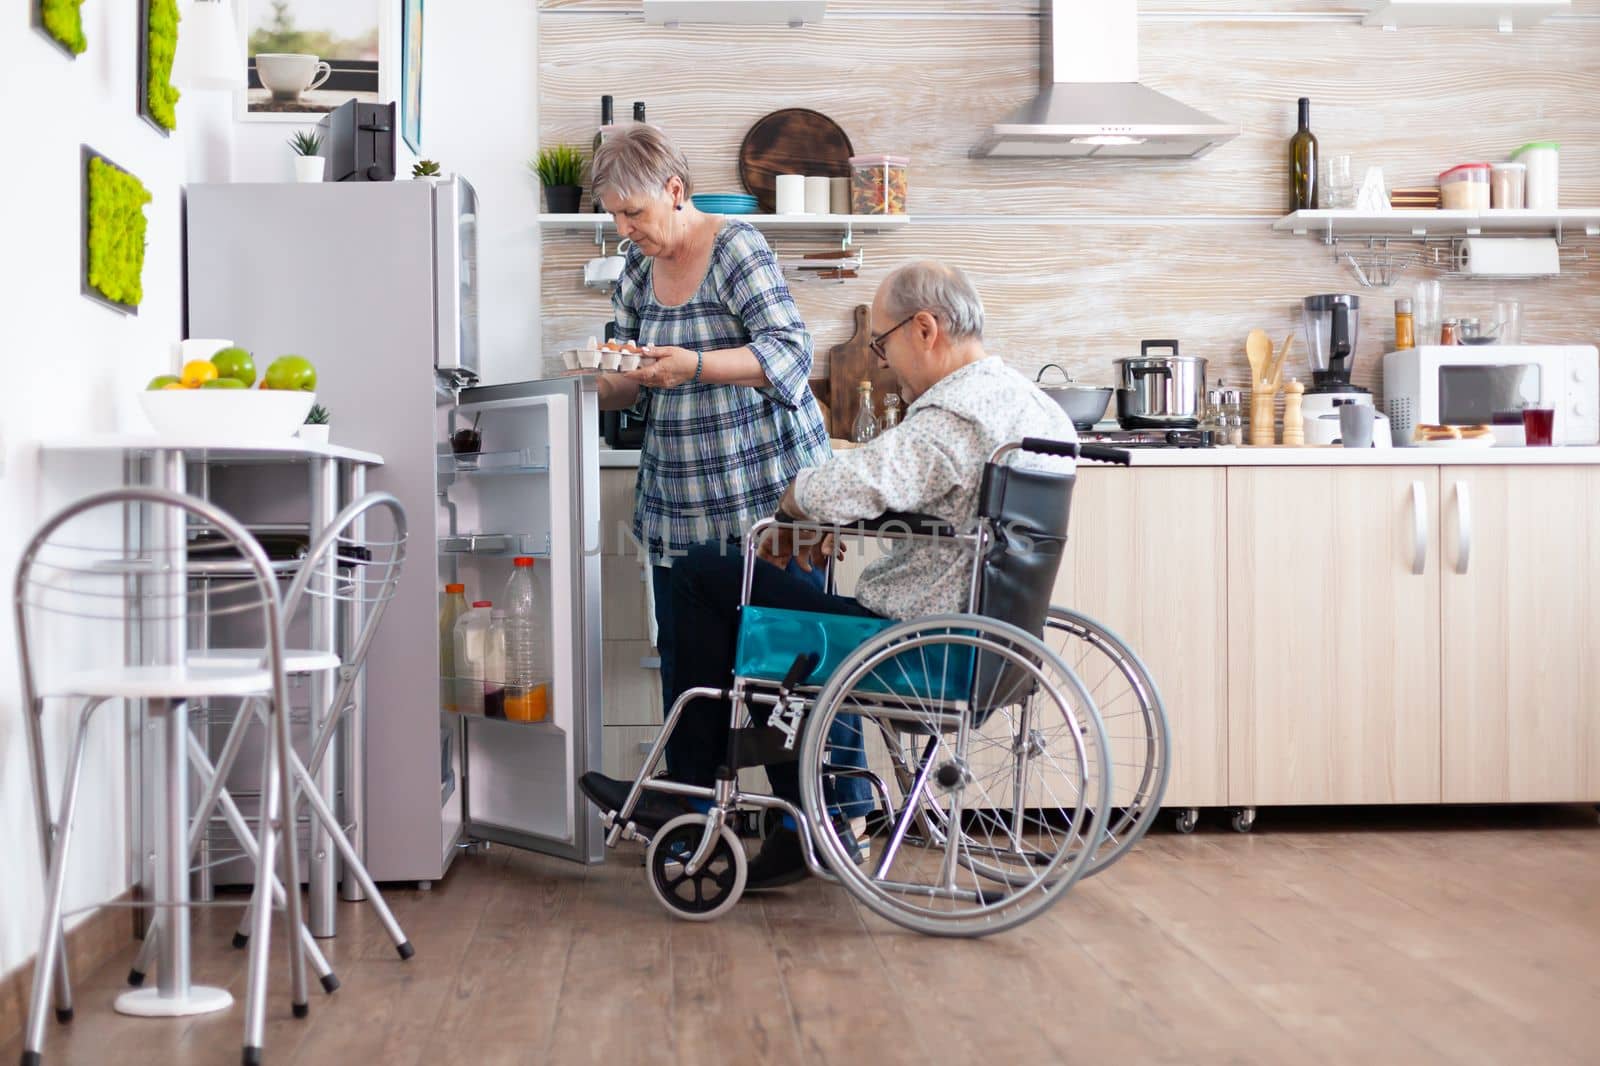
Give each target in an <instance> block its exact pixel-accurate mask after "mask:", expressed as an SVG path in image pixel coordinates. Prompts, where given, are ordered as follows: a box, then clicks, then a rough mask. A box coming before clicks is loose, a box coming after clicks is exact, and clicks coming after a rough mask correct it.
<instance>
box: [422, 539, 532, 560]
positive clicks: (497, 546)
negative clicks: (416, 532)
mask: <svg viewBox="0 0 1600 1066" xmlns="http://www.w3.org/2000/svg"><path fill="white" fill-rule="evenodd" d="M439 552H440V554H442V555H531V556H533V557H534V558H535V559H548V558H550V535H549V534H548V533H546V534H534V533H457V534H454V535H452V536H448V537H440V538H439Z"/></svg>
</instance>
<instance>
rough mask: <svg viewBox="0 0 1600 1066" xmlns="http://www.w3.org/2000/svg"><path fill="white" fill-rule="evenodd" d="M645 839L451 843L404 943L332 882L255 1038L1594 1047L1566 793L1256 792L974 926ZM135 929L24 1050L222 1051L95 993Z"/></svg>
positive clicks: (431, 1050)
mask: <svg viewBox="0 0 1600 1066" xmlns="http://www.w3.org/2000/svg"><path fill="white" fill-rule="evenodd" d="M637 862H638V852H637V850H632V849H630V850H626V851H624V852H622V853H620V854H618V855H616V856H614V857H613V859H612V861H610V862H608V863H607V864H605V865H603V866H599V867H595V868H591V869H583V868H579V867H576V866H572V865H569V864H566V863H563V862H559V861H555V860H550V859H544V858H540V857H536V856H531V855H527V854H523V853H518V852H513V851H509V850H506V849H501V848H498V847H497V848H495V849H494V850H493V851H491V852H489V853H488V854H485V855H467V856H464V857H463V858H462V859H461V860H460V861H459V862H458V863H457V865H456V867H455V869H454V871H453V872H452V873H451V874H450V876H449V877H448V878H447V879H446V880H445V881H444V882H443V883H442V884H440V885H439V886H437V887H436V888H435V889H434V891H432V892H417V891H414V890H406V891H401V890H398V889H396V890H394V891H392V892H391V893H390V895H389V899H390V901H391V902H392V904H393V905H394V908H395V910H396V912H397V913H398V914H399V916H400V919H401V921H402V922H403V923H404V924H405V926H406V929H407V932H408V933H409V934H410V936H411V939H412V940H413V941H414V942H415V944H416V948H417V955H416V957H415V958H414V959H412V960H411V961H410V962H408V963H402V962H400V961H399V960H398V959H397V958H396V957H395V955H394V953H393V951H392V950H391V949H390V947H389V946H388V944H387V941H386V940H385V939H384V937H383V935H382V932H381V930H380V929H379V927H378V926H377V924H376V922H374V921H372V919H371V916H370V914H369V913H368V912H367V911H366V910H365V909H362V908H360V907H357V906H353V905H342V906H343V910H342V911H341V914H340V930H341V935H340V936H339V938H338V939H337V940H334V941H332V942H328V943H329V947H328V950H329V953H330V955H331V957H332V958H333V959H334V964H335V966H336V968H337V970H338V973H339V976H340V978H341V979H342V980H343V982H344V987H343V988H342V989H341V990H340V991H339V992H338V993H337V994H335V995H334V996H332V997H326V996H324V995H323V994H322V993H321V992H320V991H313V993H312V995H313V998H312V1003H311V1016H310V1018H309V1019H307V1020H304V1021H296V1020H294V1019H293V1018H291V1017H290V1014H289V1002H288V993H287V989H286V988H285V987H284V982H283V980H282V967H281V964H280V965H279V966H278V971H277V981H278V985H279V990H278V991H277V992H275V994H274V996H273V998H272V1002H271V1009H270V1021H269V1028H268V1033H267V1061H268V1062H269V1063H330V1064H332V1063H339V1064H356V1063H383V1064H384V1066H403V1064H410V1063H419V1064H428V1066H435V1064H440V1063H471V1064H484V1066H498V1064H501V1063H505V1064H513V1063H517V1064H532V1063H548V1062H555V1063H589V1062H595V1063H606V1064H614V1063H633V1062H651V1063H654V1062H659V1063H694V1064H697V1066H699V1064H705V1063H738V1064H747V1063H748V1064H756V1063H812V1062H831V1063H849V1064H856V1063H873V1064H891V1063H916V1064H919V1066H925V1064H927V1063H946V1062H952V1063H990V1064H1007V1066H1009V1064H1013V1063H1066V1062H1073V1063H1077V1062H1082V1063H1095V1064H1097V1066H1099V1064H1104V1066H1121V1064H1126V1063H1184V1064H1194V1063H1269V1064H1274V1066H1282V1064H1285V1063H1318V1062H1327V1063H1361V1064H1363V1066H1368V1064H1373V1066H1375V1064H1379V1063H1405V1064H1407V1066H1411V1064H1418V1063H1449V1064H1451V1066H1460V1064H1467V1063H1494V1064H1504V1063H1514V1064H1517V1066H1529V1064H1545V1063H1594V1062H1596V1061H1597V1059H1600V828H1597V827H1596V824H1595V818H1594V814H1593V812H1592V811H1590V810H1588V809H1585V808H1562V809H1544V810H1507V811H1467V812H1461V811H1455V812H1438V811H1427V810H1423V811H1409V812H1403V813H1400V814H1395V813H1378V812H1364V811H1344V812H1334V813H1332V814H1330V813H1329V812H1316V813H1312V812H1275V811H1264V812H1263V813H1262V815H1261V818H1260V821H1259V822H1258V824H1257V830H1256V832H1255V834H1253V835H1251V836H1238V835H1235V834H1233V833H1231V832H1227V831H1225V830H1223V829H1222V828H1221V826H1220V822H1217V823H1214V824H1213V825H1211V826H1209V827H1208V826H1206V825H1204V824H1203V825H1202V829H1201V831H1200V832H1199V833H1197V834H1195V835H1193V836H1188V837H1184V836H1178V835H1176V834H1173V833H1170V832H1158V833H1155V834H1152V836H1151V837H1150V838H1148V839H1147V841H1146V842H1145V843H1144V844H1143V845H1142V846H1141V847H1140V848H1139V849H1138V850H1137V851H1136V852H1135V853H1134V854H1132V855H1131V856H1129V857H1128V858H1126V859H1125V860H1123V861H1122V862H1121V863H1120V864H1118V865H1117V866H1116V867H1114V868H1112V869H1111V870H1110V871H1108V872H1107V873H1105V874H1104V875H1102V876H1100V877H1096V878H1094V879H1092V880H1091V881H1088V882H1084V883H1082V884H1080V885H1079V886H1077V887H1076V888H1075V889H1074V890H1073V892H1072V893H1071V894H1070V895H1069V896H1067V897H1066V898H1064V899H1063V900H1062V901H1061V902H1060V903H1059V904H1058V905H1057V906H1056V907H1055V908H1054V909H1053V910H1052V911H1050V912H1049V913H1048V914H1046V915H1045V916H1043V917H1041V918H1039V919H1037V920H1035V921H1034V922H1032V923H1031V924H1029V925H1027V926H1024V927H1023V928H1021V929H1019V930H1015V931H1013V932H1011V933H1007V934H1002V935H1000V936H998V937H994V938H991V939H988V940H984V941H947V940H932V939H928V938H925V937H919V936H916V935H913V934H910V933H905V932H901V931H900V930H898V929H897V928H895V927H893V926H890V925H888V924H886V923H884V922H882V921H880V920H878V919H877V918H876V917H874V916H872V915H869V914H867V913H865V912H864V911H863V910H862V909H861V908H859V907H857V906H855V905H853V904H852V902H851V901H850V900H849V898H848V897H847V896H846V895H845V893H844V892H843V891H842V890H841V889H838V888H835V887H830V886H826V885H823V884H820V883H809V884H805V885H801V886H798V887H796V888H793V889H789V890H787V891H784V892H782V893H778V894H774V895H769V896H767V897H765V898H762V899H761V900H760V901H756V900H753V899H747V900H746V901H745V902H743V903H741V904H740V906H739V907H738V908H737V909H736V910H735V911H734V912H733V913H732V914H730V915H729V916H727V917H725V918H724V919H723V920H722V921H720V922H716V923H711V924H708V925H696V924H690V923H686V922H679V921H674V920H671V919H669V918H668V917H667V916H666V915H665V914H664V913H663V912H661V911H660V910H658V908H657V905H656V904H655V903H654V901H653V900H652V899H651V898H650V896H649V895H648V891H647V889H646V888H645V886H644V883H643V880H642V871H641V869H640V868H639V866H638V865H637ZM230 928H231V926H229V925H228V924H227V919H226V918H223V917H222V916H221V915H220V914H218V912H209V913H208V914H207V915H205V916H204V917H202V918H201V919H200V920H199V922H198V928H197V931H196V936H195V953H196V954H195V970H196V976H197V978H198V979H200V980H204V981H208V982H211V983H217V984H224V985H227V986H228V987H230V988H231V989H232V990H233V992H234V994H235V996H236V997H242V995H243V974H244V955H243V954H241V953H237V952H234V951H232V950H231V949H230V948H229V946H228V937H229V933H228V931H229V929H230ZM132 955H133V951H132V948H131V947H130V949H129V951H128V952H127V955H126V956H125V957H124V958H122V959H119V960H118V961H117V962H115V963H114V964H112V965H109V966H107V967H106V968H105V969H104V970H102V971H101V972H99V973H97V974H93V975H90V976H89V977H88V978H87V979H84V980H82V981H81V982H80V985H81V987H80V998H79V1005H78V1018H77V1020H76V1021H75V1022H74V1023H73V1024H72V1025H71V1026H69V1027H65V1028H63V1027H60V1026H57V1025H55V1023H54V1022H53V1021H52V1023H51V1026H50V1029H49V1036H48V1042H47V1044H46V1049H45V1062H46V1063H47V1064H67V1063H105V1062H113V1063H115V1064H117V1066H140V1064H145V1063H150V1064H156V1063H160V1064H191V1063H194V1064H198V1063H233V1062H237V1061H238V1044H239V1039H240V1029H241V1025H242V1010H241V1007H240V1006H238V1005H236V1006H235V1007H234V1009H233V1010H232V1011H230V1012H228V1013H226V1014H223V1015H220V1016H212V1017H208V1018H204V1019H201V1020H198V1021H145V1020H134V1019H127V1018H121V1017H119V1016H117V1015H115V1014H113V1013H112V1011H111V1009H110V1002H111V999H112V997H113V995H114V994H115V993H116V992H117V991H118V989H119V987H120V981H121V979H122V977H123V975H124V973H125V972H126V969H127V965H128V962H129V961H130V960H131V958H132ZM280 961H281V960H280ZM315 988H316V986H315V984H313V989H315ZM19 1050H20V1043H19V1042H18V1041H12V1042H11V1043H10V1044H9V1045H7V1046H6V1049H5V1052H4V1054H5V1056H6V1058H5V1060H4V1061H5V1062H15V1061H17V1052H18V1051H19Z"/></svg>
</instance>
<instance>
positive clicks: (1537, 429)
mask: <svg viewBox="0 0 1600 1066" xmlns="http://www.w3.org/2000/svg"><path fill="white" fill-rule="evenodd" d="M1555 430H1556V409H1555V408H1554V407H1524V408H1523V409H1522V437H1523V443H1525V444H1526V445H1527V446H1528V447H1530V448H1548V447H1550V445H1551V444H1552V443H1554V439H1555Z"/></svg>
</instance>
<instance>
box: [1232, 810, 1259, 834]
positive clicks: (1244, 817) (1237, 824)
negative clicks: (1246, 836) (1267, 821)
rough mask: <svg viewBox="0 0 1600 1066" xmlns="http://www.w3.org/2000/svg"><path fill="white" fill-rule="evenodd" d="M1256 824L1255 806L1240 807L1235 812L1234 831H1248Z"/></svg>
mask: <svg viewBox="0 0 1600 1066" xmlns="http://www.w3.org/2000/svg"><path fill="white" fill-rule="evenodd" d="M1255 825H1256V809H1255V808H1254V807H1238V808H1235V809H1234V812H1233V831H1234V832H1235V833H1248V832H1250V830H1252V829H1254V828H1255Z"/></svg>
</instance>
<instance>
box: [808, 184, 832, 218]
mask: <svg viewBox="0 0 1600 1066" xmlns="http://www.w3.org/2000/svg"><path fill="white" fill-rule="evenodd" d="M829 195H830V194H829V192H828V179H827V178H826V177H820V178H813V177H808V178H806V214H808V215H826V214H827V213H828V202H829V200H828V198H829Z"/></svg>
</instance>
